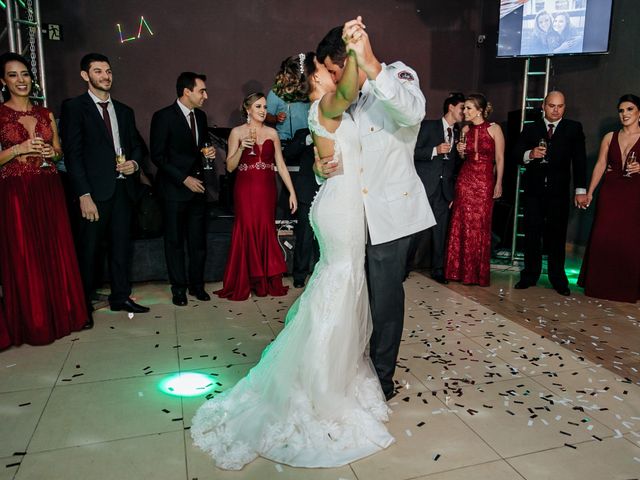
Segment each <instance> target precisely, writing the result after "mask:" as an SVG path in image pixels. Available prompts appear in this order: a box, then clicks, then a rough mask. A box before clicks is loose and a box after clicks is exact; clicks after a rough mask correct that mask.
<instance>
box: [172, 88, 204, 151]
mask: <svg viewBox="0 0 640 480" xmlns="http://www.w3.org/2000/svg"><path fill="white" fill-rule="evenodd" d="M176 103H177V104H178V106H179V107H180V110H181V111H182V114H183V115H184V118H185V119H186V120H187V125H189V129H191V120H190V119H189V114H190V113H193V124H194V125H195V129H196V145H199V140H200V139H199V138H198V137H199V135H198V120H196V114H195V112H194V111H193V110H189V109H188V108H187V107H185V106H184V105H183V104H182V102H181V101H180V99H178V100H176Z"/></svg>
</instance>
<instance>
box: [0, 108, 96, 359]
mask: <svg viewBox="0 0 640 480" xmlns="http://www.w3.org/2000/svg"><path fill="white" fill-rule="evenodd" d="M49 115H50V112H49V110H47V109H46V108H43V107H37V106H34V107H33V109H32V110H30V111H28V112H18V111H15V110H13V109H11V108H9V107H7V106H6V105H0V144H1V145H2V148H3V149H4V150H6V149H10V148H11V147H12V146H13V145H18V144H20V143H22V142H24V141H25V140H27V139H29V138H30V137H32V136H33V135H29V133H28V132H27V129H26V128H25V123H26V122H25V123H23V122H22V121H21V120H23V117H28V116H31V117H35V119H36V123H35V132H34V133H35V134H37V135H39V136H40V137H42V138H43V140H44V141H45V142H47V143H50V142H51V139H52V137H53V132H52V130H51V123H50V122H51V119H50V117H49ZM41 163H42V159H41V158H40V157H37V156H28V157H24V156H22V157H17V158H14V159H12V160H10V161H9V162H7V163H5V164H4V165H2V166H0V278H1V279H2V291H3V295H4V302H3V303H4V320H3V319H2V318H1V316H0V322H1V323H2V325H0V347H6V346H8V345H21V344H23V343H28V344H30V345H43V344H47V343H51V342H53V341H54V340H56V339H58V338H61V337H64V336H65V335H69V334H70V333H71V332H73V331H76V330H80V329H82V326H83V325H84V324H85V322H86V321H87V311H86V306H85V301H84V293H83V290H82V281H81V279H80V273H79V271H78V263H77V260H76V254H75V248H74V243H73V238H72V236H71V228H70V227H69V219H68V217H67V207H66V204H65V197H64V193H63V190H62V184H61V182H60V178H59V177H58V172H57V171H56V169H55V167H48V168H41V167H40V165H41Z"/></svg>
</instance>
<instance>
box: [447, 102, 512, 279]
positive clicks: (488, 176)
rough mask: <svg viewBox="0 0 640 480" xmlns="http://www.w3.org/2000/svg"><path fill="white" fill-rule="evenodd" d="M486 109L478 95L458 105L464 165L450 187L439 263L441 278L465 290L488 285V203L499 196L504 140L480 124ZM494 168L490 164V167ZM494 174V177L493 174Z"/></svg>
mask: <svg viewBox="0 0 640 480" xmlns="http://www.w3.org/2000/svg"><path fill="white" fill-rule="evenodd" d="M489 113H491V105H490V104H489V103H488V102H487V100H486V98H485V97H484V96H483V95H480V94H471V95H469V96H468V97H467V100H466V101H465V102H464V119H465V121H467V122H470V124H469V125H468V126H465V127H464V129H463V130H462V135H464V136H465V137H466V141H464V142H463V141H462V140H461V141H460V142H459V143H458V147H457V149H458V152H459V153H460V154H461V155H462V156H463V157H464V163H463V164H462V167H461V169H460V174H459V175H458V179H457V181H456V188H455V193H454V198H453V205H452V212H451V223H450V224H449V225H450V227H449V239H448V244H447V258H446V263H445V277H446V278H447V279H448V280H456V281H460V282H462V283H464V284H467V285H480V286H482V287H486V286H488V285H489V277H490V260H491V216H492V212H493V201H494V200H495V199H496V198H500V197H501V196H502V172H503V169H504V136H503V135H502V129H501V128H500V125H497V124H495V123H489V122H487V121H486V119H487V117H488V116H489ZM494 162H495V163H494ZM494 169H495V174H494Z"/></svg>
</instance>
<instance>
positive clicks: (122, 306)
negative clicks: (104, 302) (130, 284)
mask: <svg viewBox="0 0 640 480" xmlns="http://www.w3.org/2000/svg"><path fill="white" fill-rule="evenodd" d="M123 310H124V311H125V312H129V313H147V312H148V311H149V310H150V309H149V307H143V306H142V305H138V304H137V303H136V302H134V301H133V300H131V299H130V298H127V299H126V300H125V301H124V302H120V303H112V304H111V311H112V312H121V311H123Z"/></svg>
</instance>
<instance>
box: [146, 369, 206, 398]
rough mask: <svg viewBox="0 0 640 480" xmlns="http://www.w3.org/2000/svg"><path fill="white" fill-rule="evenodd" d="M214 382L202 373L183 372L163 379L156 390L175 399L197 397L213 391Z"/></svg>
mask: <svg viewBox="0 0 640 480" xmlns="http://www.w3.org/2000/svg"><path fill="white" fill-rule="evenodd" d="M214 387H215V382H214V381H213V380H212V379H211V377H210V376H208V375H204V374H202V373H193V372H183V373H176V374H175V375H171V376H170V377H167V378H164V379H163V380H162V381H161V382H160V384H159V385H158V388H159V389H160V391H161V392H163V393H166V394H167V395H174V396H176V397H198V396H200V395H205V394H207V393H209V392H210V391H211V390H213V389H214Z"/></svg>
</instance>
